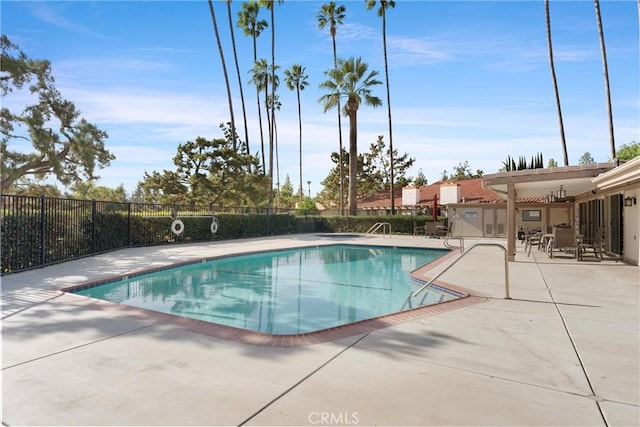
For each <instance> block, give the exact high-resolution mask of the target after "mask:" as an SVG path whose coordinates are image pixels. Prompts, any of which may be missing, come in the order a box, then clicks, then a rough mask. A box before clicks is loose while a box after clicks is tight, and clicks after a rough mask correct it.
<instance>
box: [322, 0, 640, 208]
mask: <svg viewBox="0 0 640 427" xmlns="http://www.w3.org/2000/svg"><path fill="white" fill-rule="evenodd" d="M638 1H640V0H638ZM332 39H333V66H334V68H335V67H337V66H338V53H337V50H336V36H335V34H333V36H332ZM337 107H338V145H339V148H340V151H339V153H340V154H339V156H340V215H344V166H343V165H344V160H343V158H342V118H341V115H342V111H341V109H340V99H338V105H337Z"/></svg>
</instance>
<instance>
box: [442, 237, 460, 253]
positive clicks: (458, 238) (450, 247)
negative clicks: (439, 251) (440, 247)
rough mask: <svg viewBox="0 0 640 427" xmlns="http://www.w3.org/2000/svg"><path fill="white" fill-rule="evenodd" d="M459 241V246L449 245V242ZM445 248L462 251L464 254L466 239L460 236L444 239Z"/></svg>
mask: <svg viewBox="0 0 640 427" xmlns="http://www.w3.org/2000/svg"><path fill="white" fill-rule="evenodd" d="M453 239H457V240H458V242H459V245H458V246H454V245H452V244H450V243H449V240H453ZM444 247H445V248H447V249H460V253H463V252H464V239H463V238H462V237H460V236H458V237H445V238H444Z"/></svg>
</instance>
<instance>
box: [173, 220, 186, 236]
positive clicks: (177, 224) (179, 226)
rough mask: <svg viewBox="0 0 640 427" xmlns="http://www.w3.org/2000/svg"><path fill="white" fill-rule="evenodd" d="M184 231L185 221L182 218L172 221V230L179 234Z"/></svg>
mask: <svg viewBox="0 0 640 427" xmlns="http://www.w3.org/2000/svg"><path fill="white" fill-rule="evenodd" d="M183 231H184V223H183V222H182V220H180V219H176V220H174V221H173V222H172V223H171V232H172V233H173V234H175V235H176V236H179V235H181V234H182V232H183Z"/></svg>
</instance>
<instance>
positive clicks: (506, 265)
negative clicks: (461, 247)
mask: <svg viewBox="0 0 640 427" xmlns="http://www.w3.org/2000/svg"><path fill="white" fill-rule="evenodd" d="M477 246H497V247H499V248H500V249H502V250H503V251H504V292H505V296H504V298H505V299H511V297H510V296H509V257H508V255H507V248H505V247H504V246H503V245H501V244H499V243H484V242H477V243H475V244H473V245H471V246H470V247H469V249H467V251H466V252H462V253H461V254H460V256H458V258H456V259H454V260H453V261H452V262H451V264H449V265H447V266H446V267H445V268H444V269H442V271H440V272H439V273H438V274H436V275H435V276H433V277H432V278H431V279H430V280H429V281H428V282H427V283H425V284H424V285H422V286H421V287H420V289H418V290H417V291H415V292H414V293H413V294H412V295H411V296H412V297H416V296H417V295H418V294H419V293H420V292H422V291H423V290H424V289H425V288H426V287H427V286H429V285H430V284H432V283H433V282H434V280H436V279H437V278H438V277H440V276H442V275H443V274H444V273H445V272H446V271H448V270H449V269H450V268H451V267H453V266H454V265H455V264H456V263H457V262H458V261H460V260H461V259H462V257H464V256H465V255H466V254H468V253H469V252H471V251H472V250H473V249H474V248H476V247H477Z"/></svg>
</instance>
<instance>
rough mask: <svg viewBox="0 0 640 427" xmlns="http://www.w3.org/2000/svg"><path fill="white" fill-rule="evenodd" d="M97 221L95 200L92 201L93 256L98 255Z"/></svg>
mask: <svg viewBox="0 0 640 427" xmlns="http://www.w3.org/2000/svg"><path fill="white" fill-rule="evenodd" d="M96 219H97V215H96V199H93V200H91V240H92V241H93V242H92V245H91V246H92V248H91V253H93V254H95V253H96Z"/></svg>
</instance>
